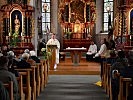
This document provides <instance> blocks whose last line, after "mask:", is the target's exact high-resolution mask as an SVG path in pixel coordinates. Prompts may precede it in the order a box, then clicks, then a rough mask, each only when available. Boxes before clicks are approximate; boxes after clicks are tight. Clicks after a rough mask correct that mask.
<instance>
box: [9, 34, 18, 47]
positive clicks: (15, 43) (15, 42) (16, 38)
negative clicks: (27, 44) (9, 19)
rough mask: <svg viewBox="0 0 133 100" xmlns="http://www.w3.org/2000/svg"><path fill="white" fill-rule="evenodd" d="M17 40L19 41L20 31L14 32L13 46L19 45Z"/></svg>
mask: <svg viewBox="0 0 133 100" xmlns="http://www.w3.org/2000/svg"><path fill="white" fill-rule="evenodd" d="M17 42H19V38H18V33H13V35H12V39H11V43H10V44H11V46H17Z"/></svg>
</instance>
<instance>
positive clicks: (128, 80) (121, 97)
mask: <svg viewBox="0 0 133 100" xmlns="http://www.w3.org/2000/svg"><path fill="white" fill-rule="evenodd" d="M131 81H132V79H131V78H123V77H122V76H120V84H119V85H120V90H119V95H118V100H127V97H128V92H129V86H130V83H131ZM124 83H125V87H123V85H124ZM124 88H126V91H125V93H126V95H125V96H124V95H123V92H124Z"/></svg>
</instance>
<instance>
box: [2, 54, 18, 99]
mask: <svg viewBox="0 0 133 100" xmlns="http://www.w3.org/2000/svg"><path fill="white" fill-rule="evenodd" d="M8 62H9V59H8V57H6V56H1V57H0V81H1V82H3V83H9V82H10V81H13V91H14V100H19V99H20V97H19V91H18V82H17V79H16V77H15V75H14V74H13V73H11V72H9V71H8Z"/></svg>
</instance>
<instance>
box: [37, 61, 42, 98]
mask: <svg viewBox="0 0 133 100" xmlns="http://www.w3.org/2000/svg"><path fill="white" fill-rule="evenodd" d="M36 67H37V70H36V75H37V77H36V83H37V86H36V88H37V91H36V92H37V96H39V95H40V88H41V78H40V67H41V66H40V63H38V64H36Z"/></svg>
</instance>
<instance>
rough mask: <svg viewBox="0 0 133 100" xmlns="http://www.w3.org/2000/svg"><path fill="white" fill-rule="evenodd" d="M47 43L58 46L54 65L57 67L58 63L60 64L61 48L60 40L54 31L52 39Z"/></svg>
mask: <svg viewBox="0 0 133 100" xmlns="http://www.w3.org/2000/svg"><path fill="white" fill-rule="evenodd" d="M46 45H57V48H56V63H55V65H54V69H56V68H57V64H59V50H60V42H59V41H58V40H57V39H56V34H54V33H52V36H51V39H49V40H48V42H47V44H46Z"/></svg>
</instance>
